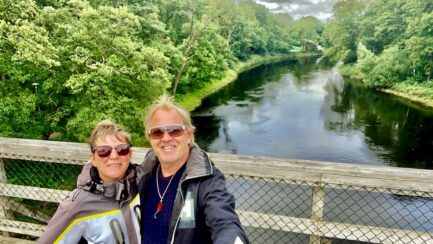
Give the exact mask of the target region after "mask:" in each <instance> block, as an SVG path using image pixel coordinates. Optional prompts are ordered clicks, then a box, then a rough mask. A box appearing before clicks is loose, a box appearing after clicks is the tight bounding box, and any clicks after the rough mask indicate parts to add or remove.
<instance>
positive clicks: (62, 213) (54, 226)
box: [37, 189, 82, 244]
mask: <svg viewBox="0 0 433 244" xmlns="http://www.w3.org/2000/svg"><path fill="white" fill-rule="evenodd" d="M79 191H80V190H78V189H75V190H74V191H72V192H71V193H69V196H68V197H67V198H66V199H65V200H63V201H62V202H61V203H60V204H59V207H58V208H57V210H56V213H55V214H54V216H53V217H52V218H51V220H50V221H49V222H48V225H47V227H46V228H45V231H44V233H43V234H42V235H41V237H40V238H39V239H38V240H37V243H40V244H42V243H43V244H46V243H78V242H79V241H80V239H81V237H82V234H81V235H77V232H76V231H77V230H76V228H68V227H69V226H70V225H71V224H72V223H73V221H74V218H75V217H74V216H75V214H74V213H73V212H74V207H75V205H76V203H75V202H74V196H76V194H78V193H79ZM73 229H74V230H73ZM72 231H73V232H75V233H74V234H73V235H70V234H68V232H72Z"/></svg>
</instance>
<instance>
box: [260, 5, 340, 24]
mask: <svg viewBox="0 0 433 244" xmlns="http://www.w3.org/2000/svg"><path fill="white" fill-rule="evenodd" d="M253 1H255V2H256V3H257V4H261V5H263V6H265V7H266V8H268V9H269V10H270V11H271V12H274V13H287V14H289V15H290V16H292V17H293V19H295V20H298V19H299V18H301V17H302V16H307V15H312V16H315V17H316V18H318V19H320V20H322V21H325V20H326V19H328V18H329V17H331V15H332V6H333V5H334V4H335V3H336V2H337V1H338V0H253Z"/></svg>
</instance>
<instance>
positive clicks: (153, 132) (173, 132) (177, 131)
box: [148, 124, 186, 140]
mask: <svg viewBox="0 0 433 244" xmlns="http://www.w3.org/2000/svg"><path fill="white" fill-rule="evenodd" d="M185 129H186V127H185V125H182V124H174V125H164V126H156V127H152V128H150V130H149V132H148V135H149V137H150V138H152V139H155V140H158V139H161V138H162V137H163V136H164V133H165V132H167V133H168V134H169V135H170V136H171V137H178V136H181V135H183V132H184V131H185Z"/></svg>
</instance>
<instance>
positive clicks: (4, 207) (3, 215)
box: [0, 158, 12, 237]
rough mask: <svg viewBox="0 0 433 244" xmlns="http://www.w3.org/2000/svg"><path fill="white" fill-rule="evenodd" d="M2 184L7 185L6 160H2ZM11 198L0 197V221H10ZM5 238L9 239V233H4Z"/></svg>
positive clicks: (0, 162) (0, 171)
mask: <svg viewBox="0 0 433 244" xmlns="http://www.w3.org/2000/svg"><path fill="white" fill-rule="evenodd" d="M0 183H7V178H6V170H5V167H4V160H3V158H0ZM8 205H9V198H7V197H3V196H0V220H4V219H10V218H11V216H12V214H11V213H10V211H9V207H8ZM2 234H3V236H6V237H8V236H9V232H5V231H2Z"/></svg>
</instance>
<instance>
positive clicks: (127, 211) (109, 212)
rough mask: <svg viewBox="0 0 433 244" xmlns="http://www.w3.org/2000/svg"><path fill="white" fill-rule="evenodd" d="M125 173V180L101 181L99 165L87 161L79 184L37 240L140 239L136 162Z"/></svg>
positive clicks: (67, 242)
mask: <svg viewBox="0 0 433 244" xmlns="http://www.w3.org/2000/svg"><path fill="white" fill-rule="evenodd" d="M126 174H127V176H126V178H125V179H124V180H122V181H115V182H111V183H100V180H98V178H99V176H98V173H97V169H96V168H95V167H93V166H92V165H91V163H87V164H85V166H84V167H83V170H82V172H81V174H80V176H78V180H77V188H76V189H75V190H73V191H72V192H71V193H70V194H69V196H68V197H67V198H66V199H65V200H63V201H62V202H61V203H60V205H59V207H58V208H57V211H56V213H55V214H54V216H53V218H52V219H51V220H50V222H49V223H48V226H47V227H46V229H45V231H44V233H43V234H42V236H41V237H40V238H39V239H38V241H37V242H38V243H43V244H47V243H65V244H76V243H79V242H80V241H84V242H87V243H104V244H108V243H113V244H117V243H126V244H134V243H135V244H136V243H140V240H141V239H140V231H139V230H140V227H139V223H140V220H139V219H138V214H139V211H138V210H139V209H138V208H139V207H138V205H139V196H138V193H137V185H136V172H135V166H134V165H130V166H129V168H128V170H127V172H126ZM80 243H82V242H80Z"/></svg>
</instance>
